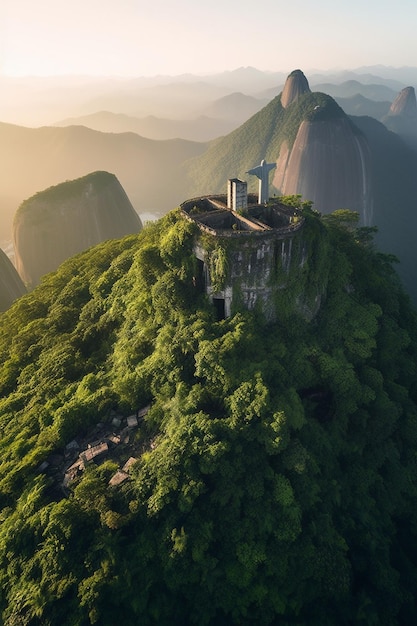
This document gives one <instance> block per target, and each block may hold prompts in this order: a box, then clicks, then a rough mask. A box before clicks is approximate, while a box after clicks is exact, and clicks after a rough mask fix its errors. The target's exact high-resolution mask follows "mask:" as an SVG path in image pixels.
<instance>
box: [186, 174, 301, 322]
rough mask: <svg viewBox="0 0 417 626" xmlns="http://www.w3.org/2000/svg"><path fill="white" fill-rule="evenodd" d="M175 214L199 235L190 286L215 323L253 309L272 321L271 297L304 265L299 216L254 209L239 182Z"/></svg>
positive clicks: (268, 206) (282, 209)
mask: <svg viewBox="0 0 417 626" xmlns="http://www.w3.org/2000/svg"><path fill="white" fill-rule="evenodd" d="M180 209H181V211H182V214H183V216H184V217H185V218H186V219H188V220H192V221H193V222H195V223H196V224H197V225H198V228H199V230H200V236H199V237H197V239H196V242H195V246H194V252H195V255H196V258H197V264H198V272H197V276H196V283H197V284H198V285H199V286H200V287H201V289H202V290H204V291H205V292H206V294H207V295H208V296H209V298H210V299H211V301H212V302H213V304H214V306H215V308H216V311H217V317H218V319H222V318H225V317H228V316H230V315H231V314H232V313H233V312H234V311H235V310H237V309H238V308H242V307H243V308H245V309H249V310H252V309H254V308H255V307H256V306H259V307H261V310H262V311H263V313H264V314H265V316H266V318H267V319H269V320H273V319H275V318H276V317H277V311H276V306H275V302H274V293H276V292H277V291H279V290H281V289H283V288H284V287H285V286H286V284H287V280H288V275H289V272H290V269H291V267H292V265H293V264H296V265H298V266H303V264H304V263H305V262H306V260H307V246H306V244H305V242H304V241H303V238H302V229H303V225H304V218H303V216H302V215H301V211H300V210H299V209H296V208H292V207H288V206H285V205H283V204H281V203H280V202H279V201H278V200H276V201H275V200H272V201H271V200H270V201H269V202H268V203H265V204H259V201H258V198H257V197H256V196H255V195H253V194H249V195H248V194H247V191H246V183H245V182H244V181H240V180H239V179H230V180H229V181H228V193H227V195H226V194H225V195H211V196H204V197H200V198H193V199H190V200H187V201H185V202H183V203H182V204H181V206H180ZM295 242H296V244H295ZM295 249H296V253H294V252H295Z"/></svg>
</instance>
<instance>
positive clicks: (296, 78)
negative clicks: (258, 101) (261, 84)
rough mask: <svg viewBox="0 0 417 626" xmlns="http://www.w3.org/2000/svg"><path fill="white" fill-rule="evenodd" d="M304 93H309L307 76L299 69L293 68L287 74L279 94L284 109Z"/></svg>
mask: <svg viewBox="0 0 417 626" xmlns="http://www.w3.org/2000/svg"><path fill="white" fill-rule="evenodd" d="M304 93H310V86H309V84H308V80H307V78H306V77H305V76H304V74H303V72H302V71H301V70H294V71H293V72H291V74H289V75H288V77H287V80H286V81H285V85H284V89H283V90H282V95H281V104H282V106H283V107H284V109H286V108H287V107H288V106H289V105H290V104H292V103H293V102H295V100H298V98H299V97H300V96H302V95H303V94H304Z"/></svg>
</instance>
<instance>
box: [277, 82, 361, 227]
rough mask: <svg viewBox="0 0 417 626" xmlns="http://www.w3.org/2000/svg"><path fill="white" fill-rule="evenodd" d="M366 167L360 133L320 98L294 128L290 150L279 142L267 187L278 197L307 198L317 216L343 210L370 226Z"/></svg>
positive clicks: (327, 98)
mask: <svg viewBox="0 0 417 626" xmlns="http://www.w3.org/2000/svg"><path fill="white" fill-rule="evenodd" d="M323 95H324V94H323ZM370 169H371V168H370V153H369V148H368V144H367V141H366V139H365V137H364V135H362V133H361V132H359V131H358V129H357V128H356V127H355V126H354V125H353V124H352V122H351V121H350V120H349V118H348V117H347V116H346V115H345V114H344V112H343V111H342V109H340V108H339V107H338V106H337V105H336V103H335V102H334V101H333V100H332V99H331V98H330V96H325V97H324V98H323V102H322V104H320V105H319V104H317V105H315V106H312V110H311V111H310V112H309V113H308V115H307V116H306V118H305V119H303V121H302V122H301V124H300V125H299V128H298V131H297V135H296V138H295V141H294V144H293V146H292V148H290V146H289V144H288V142H287V141H284V142H283V143H282V145H281V149H280V152H279V156H278V159H277V168H276V173H275V176H274V179H273V184H274V186H275V187H276V188H277V189H278V190H279V191H280V193H281V194H284V195H289V194H301V195H302V196H303V197H304V198H308V199H310V200H312V201H313V202H314V205H315V207H316V208H317V209H318V210H319V211H321V212H323V213H329V212H331V211H333V210H335V209H339V208H349V209H351V210H354V211H358V212H359V213H360V214H361V216H362V222H363V223H364V224H371V223H372V204H373V203H372V193H371V176H370Z"/></svg>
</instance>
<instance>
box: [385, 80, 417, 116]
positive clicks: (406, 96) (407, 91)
mask: <svg viewBox="0 0 417 626" xmlns="http://www.w3.org/2000/svg"><path fill="white" fill-rule="evenodd" d="M389 115H400V116H402V117H406V118H414V119H415V120H417V103H416V93H415V91H414V87H405V88H404V89H402V90H401V91H400V93H399V94H398V96H397V97H396V98H395V100H394V102H393V103H392V104H391V107H390V110H389Z"/></svg>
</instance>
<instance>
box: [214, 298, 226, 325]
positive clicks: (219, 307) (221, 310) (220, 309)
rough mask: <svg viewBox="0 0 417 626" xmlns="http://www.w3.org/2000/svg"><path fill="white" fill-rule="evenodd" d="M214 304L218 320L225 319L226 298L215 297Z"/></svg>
mask: <svg viewBox="0 0 417 626" xmlns="http://www.w3.org/2000/svg"><path fill="white" fill-rule="evenodd" d="M213 304H214V310H215V312H216V319H217V321H218V322H219V321H220V320H224V319H225V318H226V309H225V305H224V298H213Z"/></svg>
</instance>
